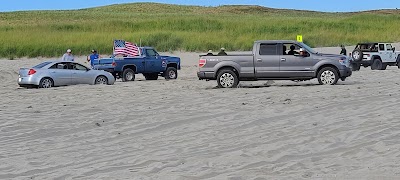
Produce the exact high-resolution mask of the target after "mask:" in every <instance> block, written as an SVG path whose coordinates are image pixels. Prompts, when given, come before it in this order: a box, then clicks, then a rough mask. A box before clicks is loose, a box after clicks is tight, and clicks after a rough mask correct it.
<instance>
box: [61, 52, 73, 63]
mask: <svg viewBox="0 0 400 180" xmlns="http://www.w3.org/2000/svg"><path fill="white" fill-rule="evenodd" d="M61 60H62V61H74V56H73V55H72V51H71V49H68V50H67V52H66V53H65V54H64V55H63V57H62V58H61Z"/></svg>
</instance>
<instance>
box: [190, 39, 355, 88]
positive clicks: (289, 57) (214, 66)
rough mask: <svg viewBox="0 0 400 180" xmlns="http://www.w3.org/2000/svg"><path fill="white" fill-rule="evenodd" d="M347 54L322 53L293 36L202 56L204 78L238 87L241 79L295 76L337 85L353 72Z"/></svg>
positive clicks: (301, 79)
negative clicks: (248, 50)
mask: <svg viewBox="0 0 400 180" xmlns="http://www.w3.org/2000/svg"><path fill="white" fill-rule="evenodd" d="M351 74H352V70H351V69H350V62H349V59H348V58H347V56H343V55H334V54H321V53H318V52H316V51H314V50H313V49H312V48H310V47H309V46H307V45H306V44H304V43H300V42H297V41H289V40H275V41H266V40H263V41H256V42H255V43H254V46H253V51H252V53H248V54H231V55H229V54H228V55H227V56H210V55H204V56H200V60H199V71H198V72H197V76H198V77H199V79H200V80H203V79H205V80H217V83H218V87H223V88H234V87H237V85H238V84H239V81H257V80H293V81H305V80H311V79H313V78H318V82H319V83H320V84H327V85H334V84H336V83H337V81H338V80H339V79H341V80H342V81H344V80H345V79H346V78H347V77H349V76H351Z"/></svg>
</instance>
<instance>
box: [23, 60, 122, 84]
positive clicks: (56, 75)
mask: <svg viewBox="0 0 400 180" xmlns="http://www.w3.org/2000/svg"><path fill="white" fill-rule="evenodd" d="M114 82H115V78H114V76H113V75H112V74H111V73H109V72H106V71H103V70H94V69H90V68H87V67H86V66H84V65H82V64H79V63H76V62H70V61H47V62H42V63H40V64H38V65H36V66H33V67H32V68H21V69H20V70H19V78H18V84H19V86H21V87H39V88H50V87H53V86H65V85H72V84H109V85H111V84H114Z"/></svg>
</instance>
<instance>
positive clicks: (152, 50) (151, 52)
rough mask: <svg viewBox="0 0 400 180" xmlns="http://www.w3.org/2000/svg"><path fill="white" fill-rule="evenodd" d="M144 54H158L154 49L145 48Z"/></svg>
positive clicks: (151, 55) (152, 55) (153, 55)
mask: <svg viewBox="0 0 400 180" xmlns="http://www.w3.org/2000/svg"><path fill="white" fill-rule="evenodd" d="M146 54H147V56H150V57H155V56H158V53H157V52H156V51H154V49H146Z"/></svg>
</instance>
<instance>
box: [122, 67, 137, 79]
mask: <svg viewBox="0 0 400 180" xmlns="http://www.w3.org/2000/svg"><path fill="white" fill-rule="evenodd" d="M134 80H135V71H133V70H132V69H130V68H126V69H124V71H123V72H122V81H124V82H126V81H134Z"/></svg>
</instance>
